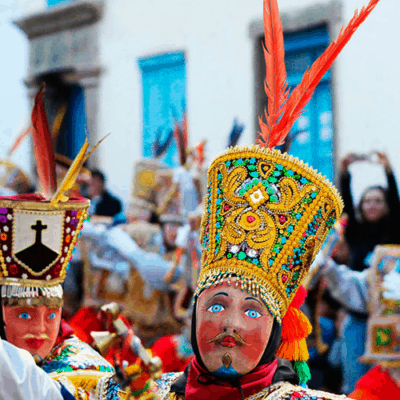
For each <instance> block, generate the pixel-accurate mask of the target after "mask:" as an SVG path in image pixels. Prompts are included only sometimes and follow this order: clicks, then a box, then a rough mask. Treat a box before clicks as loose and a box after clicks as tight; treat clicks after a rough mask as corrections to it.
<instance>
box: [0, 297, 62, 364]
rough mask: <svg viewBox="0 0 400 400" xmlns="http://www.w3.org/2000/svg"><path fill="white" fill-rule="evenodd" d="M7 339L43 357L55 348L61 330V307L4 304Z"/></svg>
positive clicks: (33, 354)
mask: <svg viewBox="0 0 400 400" xmlns="http://www.w3.org/2000/svg"><path fill="white" fill-rule="evenodd" d="M2 307H3V319H4V323H5V332H6V337H7V341H8V342H9V343H11V344H13V345H14V346H16V347H19V348H20V349H24V350H27V351H29V353H31V354H32V356H35V355H37V356H39V357H40V359H43V358H45V357H47V356H48V354H49V353H50V351H51V350H52V349H53V347H54V345H55V343H56V340H57V336H58V333H59V330H60V323H61V307H59V308H50V307H48V306H46V305H40V306H33V307H32V306H25V307H19V306H16V307H14V306H9V305H3V306H2Z"/></svg>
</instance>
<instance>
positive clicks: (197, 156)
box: [193, 140, 206, 168]
mask: <svg viewBox="0 0 400 400" xmlns="http://www.w3.org/2000/svg"><path fill="white" fill-rule="evenodd" d="M205 145H206V141H205V140H202V141H201V142H200V143H199V144H197V145H196V146H194V147H193V155H194V161H195V163H196V165H197V168H201V167H202V166H203V164H204V161H205V157H204V147H205Z"/></svg>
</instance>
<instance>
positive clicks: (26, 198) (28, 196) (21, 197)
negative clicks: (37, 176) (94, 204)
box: [0, 193, 87, 202]
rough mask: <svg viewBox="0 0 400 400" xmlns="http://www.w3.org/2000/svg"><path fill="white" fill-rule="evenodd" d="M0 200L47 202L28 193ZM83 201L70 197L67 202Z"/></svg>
mask: <svg viewBox="0 0 400 400" xmlns="http://www.w3.org/2000/svg"><path fill="white" fill-rule="evenodd" d="M0 198H1V199H2V200H17V201H18V200H19V201H37V202H40V201H47V200H46V199H45V198H44V197H43V196H41V195H40V194H38V193H29V194H18V195H16V196H0ZM84 200H87V199H85V198H84V197H80V196H76V197H70V198H69V200H68V202H75V201H76V202H82V201H84Z"/></svg>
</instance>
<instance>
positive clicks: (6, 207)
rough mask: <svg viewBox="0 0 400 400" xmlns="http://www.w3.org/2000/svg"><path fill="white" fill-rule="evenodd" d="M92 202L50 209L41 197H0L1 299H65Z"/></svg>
mask: <svg viewBox="0 0 400 400" xmlns="http://www.w3.org/2000/svg"><path fill="white" fill-rule="evenodd" d="M88 206H89V201H88V200H86V199H82V198H79V199H78V198H76V199H74V198H70V199H69V200H68V201H67V202H65V203H61V202H60V203H58V204H56V205H51V204H50V202H48V201H45V200H43V198H41V197H40V196H39V195H37V194H33V195H22V196H15V197H8V198H4V197H3V198H0V285H1V286H2V297H3V298H4V297H7V298H10V297H17V298H21V297H22V298H26V297H38V296H43V295H47V296H48V297H61V296H62V290H61V286H60V284H61V283H62V282H63V281H64V279H65V276H66V273H67V270H68V264H69V262H70V260H71V258H72V254H73V251H74V248H75V245H76V243H77V240H78V236H79V234H80V231H81V229H82V225H83V221H84V220H85V218H86V217H87V208H88Z"/></svg>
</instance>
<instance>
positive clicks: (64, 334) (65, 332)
mask: <svg viewBox="0 0 400 400" xmlns="http://www.w3.org/2000/svg"><path fill="white" fill-rule="evenodd" d="M73 334H74V330H73V329H72V328H71V327H70V326H69V325H68V324H67V322H66V321H65V320H64V319H62V320H61V324H60V333H59V334H58V337H57V341H56V344H55V345H54V346H58V345H59V344H60V343H62V342H63V341H64V340H67V339H68V338H69V337H71V336H72V335H73Z"/></svg>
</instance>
